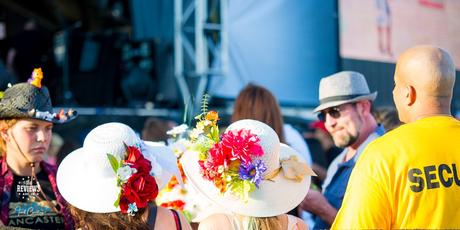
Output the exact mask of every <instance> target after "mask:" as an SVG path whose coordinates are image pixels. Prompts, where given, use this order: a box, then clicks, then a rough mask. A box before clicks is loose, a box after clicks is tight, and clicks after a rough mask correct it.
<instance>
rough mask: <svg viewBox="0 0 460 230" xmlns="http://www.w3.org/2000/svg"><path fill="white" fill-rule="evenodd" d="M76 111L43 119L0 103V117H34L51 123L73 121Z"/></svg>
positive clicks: (76, 114)
mask: <svg viewBox="0 0 460 230" xmlns="http://www.w3.org/2000/svg"><path fill="white" fill-rule="evenodd" d="M77 116H78V113H77V111H73V114H71V115H70V116H67V118H66V119H65V120H64V119H54V118H53V119H51V118H50V119H43V118H38V117H34V116H30V115H29V114H27V113H24V112H22V111H20V110H18V109H16V108H11V107H9V106H7V105H1V106H0V119H9V118H11V119H14V118H19V119H35V120H40V121H47V122H51V123H53V124H65V123H68V122H70V121H73V120H74V119H75V118H77Z"/></svg>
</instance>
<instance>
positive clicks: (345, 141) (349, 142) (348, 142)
mask: <svg viewBox="0 0 460 230" xmlns="http://www.w3.org/2000/svg"><path fill="white" fill-rule="evenodd" d="M347 134H348V135H346V137H344V138H343V139H342V140H343V141H342V143H337V141H336V138H334V137H333V139H334V144H335V146H337V147H339V148H346V147H348V146H350V145H352V144H354V143H355V142H356V140H358V137H359V132H358V133H357V134H356V135H352V134H350V133H347Z"/></svg>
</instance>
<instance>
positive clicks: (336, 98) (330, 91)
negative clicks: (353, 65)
mask: <svg viewBox="0 0 460 230" xmlns="http://www.w3.org/2000/svg"><path fill="white" fill-rule="evenodd" d="M376 97H377V92H373V93H371V92H370V90H369V86H368V85H367V82H366V79H365V78H364V76H363V75H362V74H360V73H358V72H354V71H342V72H338V73H336V74H333V75H330V76H328V77H325V78H322V79H321V81H320V82H319V102H320V105H319V106H318V107H316V108H315V109H314V112H319V111H321V110H323V109H327V108H330V107H334V106H338V105H342V104H346V103H351V102H357V101H361V100H370V101H374V100H375V98H376Z"/></svg>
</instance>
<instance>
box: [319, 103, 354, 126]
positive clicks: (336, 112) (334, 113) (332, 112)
mask: <svg viewBox="0 0 460 230" xmlns="http://www.w3.org/2000/svg"><path fill="white" fill-rule="evenodd" d="M351 105H353V106H354V105H355V103H352V104H351ZM341 106H343V105H339V106H334V107H331V108H328V109H325V110H322V111H321V112H319V113H318V120H320V121H322V122H326V114H329V116H331V117H332V118H334V119H337V118H339V117H340V115H341V114H340V111H342V109H340V107H341Z"/></svg>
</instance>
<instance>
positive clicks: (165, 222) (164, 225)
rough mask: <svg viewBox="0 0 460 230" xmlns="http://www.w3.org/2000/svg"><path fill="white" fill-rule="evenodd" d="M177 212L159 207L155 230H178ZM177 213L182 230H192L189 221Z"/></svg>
mask: <svg viewBox="0 0 460 230" xmlns="http://www.w3.org/2000/svg"><path fill="white" fill-rule="evenodd" d="M174 212H175V211H172V210H171V209H167V208H163V207H157V216H156V221H155V229H177V224H176V217H175V214H174ZM176 213H177V217H178V219H177V221H180V225H181V229H183V230H188V229H192V228H191V226H190V224H189V222H188V221H187V219H186V218H185V217H184V215H182V213H180V212H176Z"/></svg>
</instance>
